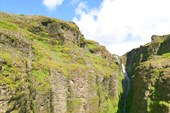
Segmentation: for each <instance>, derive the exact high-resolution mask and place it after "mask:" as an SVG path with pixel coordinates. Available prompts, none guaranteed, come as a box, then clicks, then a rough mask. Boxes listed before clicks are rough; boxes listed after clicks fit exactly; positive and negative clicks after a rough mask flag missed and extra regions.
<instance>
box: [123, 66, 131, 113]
mask: <svg viewBox="0 0 170 113" xmlns="http://www.w3.org/2000/svg"><path fill="white" fill-rule="evenodd" d="M122 72H123V74H124V76H125V80H126V82H127V83H126V86H125V91H124V106H123V112H124V113H126V100H127V96H128V93H129V87H130V79H129V76H128V74H127V73H126V70H125V66H124V65H123V64H122Z"/></svg>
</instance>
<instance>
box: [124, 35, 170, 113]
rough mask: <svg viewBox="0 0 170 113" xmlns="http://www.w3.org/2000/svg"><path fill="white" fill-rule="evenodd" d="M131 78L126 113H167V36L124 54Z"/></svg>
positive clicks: (169, 69) (169, 92) (169, 78)
mask: <svg viewBox="0 0 170 113" xmlns="http://www.w3.org/2000/svg"><path fill="white" fill-rule="evenodd" d="M126 58H127V60H126V70H127V72H128V75H130V77H131V87H130V93H129V97H128V102H127V103H128V106H127V109H128V113H169V112H170V96H169V95H170V35H164V36H156V35H153V36H152V42H151V43H148V44H146V45H144V46H141V47H140V48H137V49H133V50H132V51H130V52H128V53H127V54H126Z"/></svg>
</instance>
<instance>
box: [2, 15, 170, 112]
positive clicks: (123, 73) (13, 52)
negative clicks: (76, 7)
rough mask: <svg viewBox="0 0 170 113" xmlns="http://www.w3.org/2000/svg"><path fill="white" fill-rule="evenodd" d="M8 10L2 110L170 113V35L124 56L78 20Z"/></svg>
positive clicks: (4, 20)
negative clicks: (93, 37)
mask: <svg viewBox="0 0 170 113" xmlns="http://www.w3.org/2000/svg"><path fill="white" fill-rule="evenodd" d="M0 15H1V18H0V113H170V35H163V36H157V35H153V36H152V37H151V42H150V43H148V44H146V45H142V46H140V47H139V48H135V49H133V50H131V51H129V52H127V53H126V54H124V55H123V56H117V55H112V54H111V53H109V52H108V51H107V50H106V48H105V47H104V46H101V45H100V44H99V43H97V42H95V41H92V40H86V39H85V37H84V36H83V34H82V33H81V32H80V30H79V28H78V27H77V25H76V24H75V23H73V22H68V21H64V20H59V19H55V18H49V17H44V16H27V15H14V14H8V13H3V12H1V13H0Z"/></svg>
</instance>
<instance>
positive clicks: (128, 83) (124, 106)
mask: <svg viewBox="0 0 170 113" xmlns="http://www.w3.org/2000/svg"><path fill="white" fill-rule="evenodd" d="M114 56H115V58H116V60H117V62H118V64H119V65H120V66H121V69H122V70H121V73H122V76H123V77H125V84H124V86H123V87H124V93H123V94H124V95H123V104H124V105H123V112H124V113H126V100H127V96H128V93H129V88H130V79H129V76H128V74H127V72H126V70H125V66H124V65H123V63H122V62H121V61H120V58H119V56H117V55H114Z"/></svg>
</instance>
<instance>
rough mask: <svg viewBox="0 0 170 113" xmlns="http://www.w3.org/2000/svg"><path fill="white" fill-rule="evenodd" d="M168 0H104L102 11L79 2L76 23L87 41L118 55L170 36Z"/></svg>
mask: <svg viewBox="0 0 170 113" xmlns="http://www.w3.org/2000/svg"><path fill="white" fill-rule="evenodd" d="M169 4H170V1H169V0H103V2H102V3H101V6H100V8H99V9H90V8H89V7H88V5H87V4H86V3H85V2H80V4H79V6H78V7H77V9H76V16H75V17H74V18H73V21H74V22H76V24H77V25H78V26H79V27H80V30H81V31H82V33H83V34H84V35H85V37H86V38H88V39H93V40H96V41H98V42H100V43H101V44H103V45H105V46H106V47H107V49H108V50H109V51H110V52H111V53H116V54H119V55H122V54H124V53H125V52H127V51H129V50H131V49H132V48H135V47H137V46H140V45H141V44H145V43H147V42H149V41H150V38H151V35H153V34H157V35H163V34H170V7H169Z"/></svg>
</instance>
